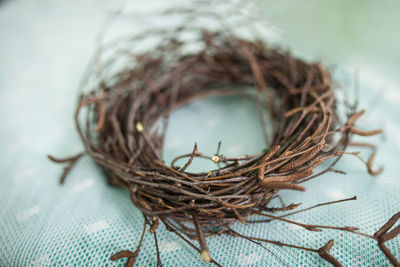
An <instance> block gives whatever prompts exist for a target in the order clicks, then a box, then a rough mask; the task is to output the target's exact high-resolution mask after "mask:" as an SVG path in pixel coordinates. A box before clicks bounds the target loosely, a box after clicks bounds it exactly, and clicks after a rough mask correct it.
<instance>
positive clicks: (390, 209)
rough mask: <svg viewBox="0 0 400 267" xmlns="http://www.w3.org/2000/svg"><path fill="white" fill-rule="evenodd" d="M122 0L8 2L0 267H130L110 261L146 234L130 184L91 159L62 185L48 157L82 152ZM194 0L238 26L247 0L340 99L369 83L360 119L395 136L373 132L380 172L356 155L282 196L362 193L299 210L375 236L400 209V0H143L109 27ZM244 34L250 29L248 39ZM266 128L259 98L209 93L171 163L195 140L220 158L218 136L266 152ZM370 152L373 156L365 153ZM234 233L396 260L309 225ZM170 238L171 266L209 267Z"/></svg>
mask: <svg viewBox="0 0 400 267" xmlns="http://www.w3.org/2000/svg"><path fill="white" fill-rule="evenodd" d="M221 3H222V4H221ZM123 4H126V2H125V1H106V0H81V1H66V0H57V1H54V0H3V1H0V121H1V125H0V148H1V154H0V207H1V208H0V266H123V265H124V263H123V261H122V260H121V261H118V262H115V263H114V262H111V261H109V260H108V257H109V255H111V253H113V252H116V251H118V250H121V249H131V248H133V247H135V245H136V243H137V241H138V238H139V236H140V232H141V225H142V220H143V218H142V216H141V214H140V212H139V211H138V210H137V209H136V208H135V207H134V206H133V205H132V203H131V202H130V200H129V196H128V193H127V192H126V191H125V190H123V189H119V188H111V187H109V186H108V185H107V183H106V181H105V179H104V178H103V177H102V174H101V172H100V171H99V170H98V169H97V168H96V166H95V165H94V163H93V162H92V161H91V160H90V159H89V158H88V157H85V158H83V159H82V161H81V162H79V164H78V165H77V166H76V167H75V169H74V170H73V172H72V173H71V175H70V176H69V177H68V179H67V181H66V184H65V185H64V186H63V187H60V186H59V185H58V177H59V175H60V172H61V170H62V167H61V166H57V165H54V164H52V163H50V162H49V161H48V160H47V158H46V155H47V154H49V153H51V154H54V155H57V156H60V157H63V156H70V155H71V154H74V153H77V152H80V151H82V149H83V147H82V145H81V142H80V140H79V138H78V135H77V133H76V131H75V126H74V123H73V113H74V109H75V105H76V100H77V95H78V91H77V88H78V85H79V82H80V79H81V77H82V75H83V73H84V71H85V68H86V66H87V64H88V63H89V61H90V59H91V57H92V56H93V54H94V52H95V51H96V48H97V45H98V44H99V29H100V28H102V27H103V26H102V25H104V23H105V22H107V18H109V17H110V15H112V14H115V12H117V11H118V10H120V7H121V5H123ZM185 5H201V6H202V7H203V8H204V6H209V8H210V9H213V8H215V6H221V5H222V6H224V5H225V6H226V7H227V8H226V9H224V8H221V9H219V10H220V11H218V12H220V15H221V16H223V17H225V18H226V19H227V20H229V19H230V18H231V13H229V12H232V7H235V5H236V6H237V7H238V8H237V9H240V10H237V11H238V12H239V11H240V12H244V13H246V14H250V15H251V16H252V17H254V19H255V20H256V19H257V21H258V20H259V21H260V25H259V27H261V28H262V29H263V34H262V35H260V36H262V38H263V39H264V40H265V41H266V42H267V43H269V44H270V45H274V46H279V47H283V48H285V49H290V50H291V51H292V52H293V53H294V54H295V55H297V56H300V57H302V58H304V59H306V60H312V61H322V62H323V63H324V64H325V66H326V67H327V68H329V69H330V70H331V71H332V75H333V76H334V77H335V81H336V82H337V84H338V88H342V89H340V92H341V94H340V95H339V96H338V97H341V99H343V97H346V98H347V99H348V100H350V101H353V100H354V97H355V96H354V95H355V94H354V88H356V87H357V86H358V87H359V89H360V90H359V107H360V109H366V110H367V113H366V115H365V116H364V117H363V118H362V119H361V120H360V124H359V125H361V128H362V127H364V128H363V129H366V130H369V129H375V128H382V129H383V130H384V134H383V135H381V136H377V137H373V138H368V141H370V142H372V143H374V144H376V145H378V147H379V150H378V155H377V159H376V165H377V166H380V165H383V166H384V167H385V171H384V173H383V174H382V175H380V176H378V177H371V176H369V175H368V174H367V171H366V170H365V166H364V165H363V164H362V163H360V162H358V161H357V160H355V159H351V160H350V159H349V160H347V158H345V160H342V161H341V162H340V164H339V166H338V168H340V169H341V170H345V171H346V172H347V173H348V174H347V175H341V174H337V173H330V174H327V175H324V176H323V177H321V178H319V179H317V180H315V181H311V182H310V183H308V184H307V185H306V187H307V192H305V193H293V192H284V193H283V194H282V196H283V197H284V199H285V201H286V202H287V204H289V203H292V202H293V203H295V202H302V203H304V204H303V205H304V206H310V205H313V204H316V203H320V202H324V201H331V200H337V199H340V198H346V197H352V196H353V195H357V197H358V200H357V201H354V202H350V203H344V204H340V205H336V206H330V207H324V208H321V209H319V210H315V211H310V212H307V213H303V214H299V215H296V216H293V217H292V218H293V219H294V220H298V221H302V222H306V223H315V224H335V225H355V226H359V227H360V230H361V231H363V232H367V233H373V232H375V231H376V229H378V228H379V227H380V226H381V225H382V224H383V223H384V222H385V221H387V219H388V218H389V217H390V216H391V215H393V214H394V213H395V212H397V211H399V210H400V204H399V203H400V180H399V179H400V168H399V166H400V164H399V163H400V139H399V138H398V135H399V133H400V117H399V116H398V114H399V111H400V109H399V107H400V90H399V87H400V78H399V77H400V76H399V75H398V73H399V71H400V54H399V52H398V48H399V47H400V37H399V34H398V29H397V28H398V26H399V25H400V17H399V16H398V15H397V12H398V10H400V9H399V7H400V2H398V1H395V0H393V1H391V0H388V1H384V2H382V1H380V2H378V1H368V0H367V1H344V0H340V1H330V2H328V1H316V0H315V1H314V0H307V1H287V0H284V1H271V0H255V1H247V2H246V4H243V3H242V2H241V1H183V0H182V1H156V0H151V1H138V0H134V1H130V2H129V5H128V12H127V13H126V14H125V15H124V14H122V15H120V16H119V20H118V24H116V25H117V26H115V25H114V27H111V26H110V28H109V30H108V33H109V35H110V36H113V35H117V33H119V31H122V30H123V31H124V32H135V31H141V30H143V29H145V28H146V27H149V28H151V27H153V25H156V24H158V25H160V24H161V25H163V23H165V21H160V20H157V19H155V18H154V17H153V16H151V14H152V12H153V11H154V10H157V9H158V10H159V9H163V8H165V7H166V6H168V7H172V8H173V7H175V6H176V7H178V6H185ZM229 7H230V8H229ZM242 7H245V8H242ZM228 9H229V10H230V11H229V12H228V11H226V10H228ZM233 9H235V8H233ZM206 26H209V27H213V26H214V25H206ZM103 28H104V27H103ZM246 33H247V32H246V31H245V30H243V29H238V34H242V35H246ZM357 84H358V85H357ZM343 92H344V93H343ZM182 123H184V127H181V126H180V125H182ZM259 127H260V126H259V121H258V118H257V110H256V108H255V105H254V102H253V101H251V100H249V99H243V98H238V97H224V98H209V99H205V100H202V101H199V102H196V103H192V104H190V105H188V106H186V107H184V108H181V109H179V110H177V111H175V112H174V113H173V116H172V118H171V123H170V125H169V130H168V133H167V140H166V147H165V153H164V158H165V160H166V162H167V163H169V162H170V160H171V159H172V158H174V157H175V156H177V155H180V154H184V153H188V152H190V151H191V150H192V148H193V144H194V142H195V141H197V143H198V145H199V150H200V151H201V152H203V153H205V154H213V153H215V151H216V147H217V143H218V141H220V140H222V147H221V152H222V153H223V154H225V155H229V156H237V155H243V154H246V153H255V152H258V151H260V150H262V149H263V147H264V146H265V144H264V143H263V138H262V134H261V131H260V129H259ZM244 136H246V138H243V137H244ZM363 140H364V139H362V140H359V141H363ZM362 155H363V156H367V155H368V154H367V151H362ZM196 164H197V165H194V168H198V170H200V169H202V170H204V169H209V168H213V167H215V165H213V163H211V162H197V163H196ZM196 166H197V167H196ZM193 170H196V169H193ZM235 228H236V230H238V231H241V232H243V233H247V234H248V235H253V236H260V237H264V238H269V239H278V240H280V241H284V242H289V243H295V244H298V245H303V246H310V247H315V248H318V247H320V246H321V245H322V244H324V243H325V242H326V241H327V240H329V239H330V238H334V239H335V241H336V245H335V246H334V248H333V249H332V253H333V254H334V255H335V256H337V257H338V258H339V259H340V261H341V262H342V263H343V264H344V265H345V266H354V265H355V264H359V265H360V266H387V265H388V262H387V261H386V259H385V258H384V257H383V256H382V254H381V252H380V251H379V250H378V248H377V246H376V244H375V243H373V242H371V241H369V240H365V239H364V238H361V237H358V236H351V235H346V234H345V235H343V236H342V235H341V234H340V233H337V232H333V231H324V232H322V233H310V232H306V231H304V230H302V229H299V228H297V227H293V226H290V225H287V224H282V223H279V222H273V223H270V224H257V225H252V226H249V227H245V226H241V225H237V226H235ZM159 240H160V250H161V254H162V255H161V257H162V259H163V263H164V265H165V266H203V265H204V266H205V264H203V263H202V262H201V261H200V259H199V257H198V255H197V253H195V252H194V251H193V250H192V249H191V248H190V247H188V246H187V245H186V244H184V243H183V242H182V241H181V240H177V239H176V237H175V236H174V235H172V234H170V233H169V232H168V231H166V230H165V229H164V228H163V227H160V234H159ZM208 243H209V247H210V251H212V252H213V256H214V257H215V258H216V260H218V261H220V262H221V263H223V265H224V266H280V265H282V263H281V262H280V261H278V260H277V259H276V258H275V257H274V256H272V255H271V254H270V253H268V252H267V251H265V250H262V249H260V248H259V247H258V246H255V245H253V244H251V243H249V242H247V241H246V240H239V239H237V240H236V239H234V238H232V237H225V236H222V237H213V238H211V239H210V241H208ZM153 246H154V244H153V241H152V240H151V239H150V238H148V239H145V241H144V243H143V247H142V251H141V253H140V255H139V257H138V259H137V264H138V266H155V264H156V255H155V251H154V248H153ZM389 247H390V249H391V250H392V252H393V254H394V255H395V256H396V257H397V258H399V257H400V242H398V240H394V241H391V243H390V244H389ZM268 248H269V249H270V250H271V251H273V253H275V254H276V255H277V256H279V257H281V258H283V259H285V262H286V263H287V264H288V265H289V266H298V265H300V266H315V265H319V266H325V265H326V263H325V262H323V261H321V260H320V259H319V258H318V257H317V256H316V255H313V254H310V253H305V252H302V251H296V250H290V249H283V248H279V247H278V248H277V247H274V246H268Z"/></svg>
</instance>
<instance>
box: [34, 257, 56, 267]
mask: <svg viewBox="0 0 400 267" xmlns="http://www.w3.org/2000/svg"><path fill="white" fill-rule="evenodd" d="M50 264H51V261H50V258H49V256H48V255H46V254H45V255H42V256H40V257H38V258H37V259H36V260H34V261H33V262H31V265H30V266H31V267H45V266H50Z"/></svg>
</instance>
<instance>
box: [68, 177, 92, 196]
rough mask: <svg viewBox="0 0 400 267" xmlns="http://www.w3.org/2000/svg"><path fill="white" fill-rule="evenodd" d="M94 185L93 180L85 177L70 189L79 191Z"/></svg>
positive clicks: (75, 191)
mask: <svg viewBox="0 0 400 267" xmlns="http://www.w3.org/2000/svg"><path fill="white" fill-rule="evenodd" d="M93 185H94V182H93V180H92V179H86V180H83V181H82V182H80V183H79V184H76V185H74V187H73V188H72V191H74V193H80V192H82V191H84V190H86V189H88V188H90V187H92V186H93Z"/></svg>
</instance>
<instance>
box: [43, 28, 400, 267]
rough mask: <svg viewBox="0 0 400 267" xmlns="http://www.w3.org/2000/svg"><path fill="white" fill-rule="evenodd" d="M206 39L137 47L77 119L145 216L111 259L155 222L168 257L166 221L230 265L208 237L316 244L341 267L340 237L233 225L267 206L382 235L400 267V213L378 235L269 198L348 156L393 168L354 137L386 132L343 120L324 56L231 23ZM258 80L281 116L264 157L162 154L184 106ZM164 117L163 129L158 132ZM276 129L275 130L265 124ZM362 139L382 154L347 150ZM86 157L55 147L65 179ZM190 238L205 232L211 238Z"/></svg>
mask: <svg viewBox="0 0 400 267" xmlns="http://www.w3.org/2000/svg"><path fill="white" fill-rule="evenodd" d="M200 41H201V42H202V44H203V48H202V49H200V50H199V51H198V52H196V53H183V52H182V47H183V46H184V45H185V43H184V42H182V41H179V40H177V39H175V38H173V37H171V38H170V39H168V40H164V41H163V43H162V44H161V45H159V46H158V47H157V48H156V49H152V50H151V51H149V52H145V53H141V54H136V55H131V58H132V61H134V62H135V64H132V67H126V68H124V69H123V70H122V71H119V72H117V73H116V74H115V75H113V76H112V77H107V78H104V79H102V78H100V80H98V83H97V86H95V87H93V88H92V90H91V91H90V92H89V93H86V94H82V95H81V97H80V99H79V103H78V106H77V109H76V113H75V122H76V127H77V130H78V132H79V135H80V137H81V139H82V141H83V143H84V146H85V149H86V153H87V154H89V155H90V156H91V157H92V158H93V159H94V160H95V162H96V163H97V164H98V165H99V166H100V167H101V169H102V170H103V171H104V173H105V176H106V177H107V179H108V180H109V182H110V183H111V184H113V185H118V186H122V187H125V188H127V189H128V190H129V192H130V198H131V200H132V202H133V204H134V205H135V206H136V207H137V208H138V209H140V211H141V212H142V213H143V216H144V218H145V222H144V226H143V233H142V235H141V238H140V242H139V245H138V247H137V249H136V251H134V252H132V251H130V250H124V251H120V252H118V253H116V254H114V255H112V256H111V260H118V259H121V258H127V263H126V266H132V265H133V264H134V262H135V259H136V257H137V255H138V253H139V249H140V246H141V243H142V240H143V237H144V235H145V232H146V226H147V225H149V227H150V229H149V231H150V233H151V234H152V235H153V237H154V240H155V247H156V250H157V262H158V264H157V266H161V265H162V264H161V257H160V252H159V248H158V242H157V235H156V233H157V226H158V225H159V222H162V223H163V224H164V225H165V227H166V228H167V230H169V231H171V232H173V233H174V234H176V235H177V236H178V237H179V238H181V239H182V240H184V241H185V242H186V243H188V244H189V245H190V246H191V247H192V248H193V249H195V250H196V251H198V252H199V253H200V254H201V258H202V259H203V261H205V262H212V263H214V264H215V265H217V266H221V265H220V264H219V263H218V262H216V261H215V260H214V259H213V258H212V255H210V253H209V251H208V249H207V244H206V239H207V237H209V236H213V235H220V234H229V235H232V236H236V237H241V238H244V239H247V240H249V241H251V242H253V243H256V244H258V245H260V246H262V243H263V242H266V243H270V244H274V245H277V246H286V247H291V248H295V249H301V250H307V251H310V252H314V253H317V254H318V255H319V256H320V257H322V258H323V259H324V260H326V261H328V262H329V263H331V264H333V265H334V266H341V264H340V263H339V261H338V260H337V259H336V258H335V257H334V256H332V255H330V254H329V250H330V248H331V247H332V246H333V240H329V241H328V242H327V243H326V244H325V245H324V246H323V247H321V248H319V249H313V248H307V247H301V246H297V245H294V244H286V243H283V242H280V241H277V240H266V239H261V238H257V237H250V236H246V235H244V234H241V233H238V232H236V231H234V230H233V229H232V228H231V225H232V224H233V223H236V222H240V223H243V224H246V225H247V224H248V223H250V220H248V219H249V218H250V217H251V216H252V215H260V216H265V217H267V218H268V219H269V220H280V221H283V222H286V223H290V224H296V225H298V226H301V227H303V228H305V229H307V230H309V231H322V229H324V228H329V229H336V230H340V231H346V232H351V233H353V234H358V235H362V236H365V237H367V238H371V239H374V240H376V241H377V242H378V245H379V248H380V249H381V250H382V252H383V253H384V254H385V255H386V257H387V258H388V259H389V260H390V262H391V263H392V264H393V265H395V266H399V262H398V260H397V259H396V258H395V257H394V256H393V254H392V253H391V252H390V251H389V250H388V249H387V247H386V246H385V242H386V241H388V240H390V239H392V238H394V237H395V236H397V235H398V234H399V233H400V226H397V227H395V228H394V229H393V230H392V231H390V228H391V227H392V226H393V225H394V224H395V223H396V221H397V220H399V219H400V213H397V214H396V215H394V216H393V217H392V218H391V219H390V220H389V221H388V222H387V223H386V224H385V225H384V226H383V227H382V228H381V229H379V230H378V231H377V232H376V233H375V235H368V234H364V233H360V232H358V231H357V229H358V228H356V227H339V226H324V225H308V224H302V223H299V222H295V221H292V220H289V219H286V218H284V217H287V216H289V215H291V214H293V213H296V211H295V212H292V213H287V214H286V215H284V216H274V215H272V214H271V213H273V212H275V211H290V210H294V209H296V208H297V207H298V206H299V204H292V205H289V206H283V207H281V208H272V207H269V203H270V201H271V200H272V199H273V198H274V197H276V196H277V195H278V193H279V191H280V190H283V189H287V190H300V191H305V187H304V186H303V183H304V182H306V181H309V180H310V179H315V178H317V177H318V176H320V175H322V174H324V173H327V172H332V171H334V172H340V171H339V170H335V169H334V166H335V164H336V163H337V162H338V161H339V159H340V158H341V157H342V156H343V155H345V154H350V155H352V156H355V157H357V158H359V159H361V160H362V161H363V162H364V163H365V165H366V167H367V170H368V172H369V173H370V174H372V175H377V174H379V173H380V171H381V170H382V169H378V170H376V169H374V168H373V166H372V163H373V160H374V156H375V147H373V146H370V145H368V144H360V143H352V142H351V140H350V139H351V136H352V135H362V136H371V135H375V134H379V133H380V132H381V131H380V130H373V131H362V130H359V129H358V128H356V127H355V122H356V120H357V119H358V118H359V117H360V116H362V115H363V113H364V112H363V111H360V112H357V111H355V110H353V112H352V113H351V114H349V115H348V117H347V121H346V122H345V123H343V124H341V123H340V120H339V118H338V115H337V111H336V104H337V103H336V99H335V94H334V88H333V87H334V86H333V83H332V80H331V78H330V74H329V73H328V71H327V70H325V69H324V68H323V67H322V65H321V64H317V63H306V62H304V61H302V60H300V59H296V58H294V57H293V56H291V54H290V53H288V52H282V51H280V50H278V49H274V48H269V47H267V46H266V45H265V44H264V43H263V42H262V41H247V40H244V39H241V38H239V37H236V36H235V35H233V34H231V33H229V32H222V31H217V32H209V31H206V30H202V31H201V34H200ZM248 87H253V88H254V87H255V88H256V93H255V98H256V103H257V107H258V110H259V114H260V119H261V121H264V119H263V118H262V116H261V115H262V109H263V108H265V103H264V102H263V101H261V98H262V97H264V98H265V101H266V102H267V103H268V105H267V108H268V110H269V116H270V117H271V119H272V121H273V135H272V138H271V140H270V141H269V146H268V147H266V148H265V149H264V150H263V151H262V152H260V153H258V154H255V155H245V156H241V157H234V158H232V157H228V156H225V155H221V154H219V153H218V152H217V153H216V154H215V155H213V156H206V155H203V154H201V153H200V152H199V151H198V148H197V145H196V144H195V145H194V148H193V151H192V152H191V153H188V154H186V155H182V156H179V157H177V158H176V159H175V160H174V161H173V162H172V164H171V166H168V165H167V164H166V163H165V162H164V161H163V159H162V157H161V155H162V149H163V145H164V137H165V132H166V129H167V124H168V117H169V115H170V113H171V112H172V111H173V110H175V109H176V108H178V107H180V106H182V105H185V104H187V103H189V102H191V101H194V100H196V99H199V98H203V97H206V96H209V95H226V94H232V93H235V94H248V93H249V92H248V91H246V90H245V89H243V88H248ZM85 108H86V110H87V114H86V119H84V120H82V119H80V115H81V113H82V112H83V110H84V109H85ZM160 121H161V122H162V123H159V122H160ZM160 125H161V127H160V128H161V129H158V128H157V129H156V126H160ZM155 129H156V130H155ZM263 129H265V127H263ZM334 135H335V137H337V138H333V136H334ZM265 136H266V137H268V136H267V134H266V133H265ZM351 145H356V146H367V147H369V148H371V150H372V153H371V156H370V157H369V159H368V160H366V161H365V160H364V159H362V158H361V157H360V156H359V155H358V153H357V152H346V148H347V147H348V146H351ZM81 156H82V154H79V155H77V156H75V157H71V158H68V159H64V160H59V159H55V158H54V157H52V156H49V157H50V158H51V159H52V160H54V161H56V162H65V163H68V165H67V167H66V168H65V171H64V173H63V175H62V178H61V183H62V182H63V181H64V179H65V177H66V175H67V173H68V172H69V170H70V169H71V168H72V167H73V165H74V164H75V163H76V161H77V160H78V159H79V157H81ZM197 157H203V158H208V159H210V160H212V161H213V162H214V163H219V165H218V166H219V167H218V168H216V169H214V170H211V171H209V172H204V173H191V172H189V171H187V168H188V167H189V166H190V164H191V163H192V161H193V160H194V159H195V158H197ZM182 158H186V163H185V164H184V165H183V166H178V165H176V162H177V160H178V159H182ZM330 158H334V161H333V162H331V163H330V164H329V166H325V165H324V170H323V171H320V172H315V168H316V167H317V166H319V165H321V164H322V163H324V162H325V161H326V160H327V159H330ZM353 199H355V197H354V198H350V199H344V200H339V201H335V202H330V203H323V204H319V205H317V206H321V205H326V204H332V203H337V202H342V201H347V200H353ZM311 208H312V207H311ZM306 210H308V209H306ZM300 211H304V210H300ZM300 211H298V212H300ZM190 239H192V240H197V241H198V243H199V246H200V247H198V246H196V245H195V243H194V242H192V241H190ZM282 263H283V262H282ZM283 264H284V263H283Z"/></svg>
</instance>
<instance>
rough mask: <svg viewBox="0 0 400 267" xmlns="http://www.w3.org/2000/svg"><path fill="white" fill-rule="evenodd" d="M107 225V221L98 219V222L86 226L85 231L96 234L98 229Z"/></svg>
mask: <svg viewBox="0 0 400 267" xmlns="http://www.w3.org/2000/svg"><path fill="white" fill-rule="evenodd" d="M107 227H108V223H107V221H105V220H102V221H98V222H95V223H92V224H89V225H88V226H86V227H85V231H86V233H88V234H94V233H97V232H98V231H101V230H103V229H106V228H107Z"/></svg>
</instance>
